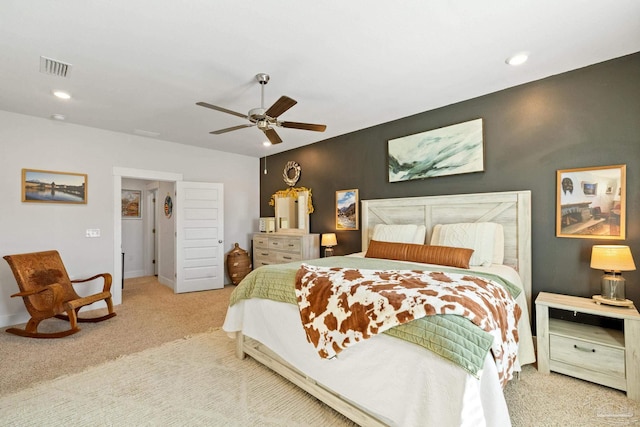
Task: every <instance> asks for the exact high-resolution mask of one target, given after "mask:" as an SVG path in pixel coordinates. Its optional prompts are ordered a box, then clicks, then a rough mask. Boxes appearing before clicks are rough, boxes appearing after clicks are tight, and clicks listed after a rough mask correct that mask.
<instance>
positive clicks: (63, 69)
mask: <svg viewBox="0 0 640 427" xmlns="http://www.w3.org/2000/svg"><path fill="white" fill-rule="evenodd" d="M70 71H71V64H67V63H66V62H62V61H58V60H55V59H51V58H47V57H46V56H41V57H40V72H41V73H44V74H50V75H52V76H58V77H69V72H70Z"/></svg>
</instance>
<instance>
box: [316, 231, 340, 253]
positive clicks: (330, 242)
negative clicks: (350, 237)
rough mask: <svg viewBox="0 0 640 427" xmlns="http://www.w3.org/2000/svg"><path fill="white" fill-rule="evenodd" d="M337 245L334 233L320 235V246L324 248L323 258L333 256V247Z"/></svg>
mask: <svg viewBox="0 0 640 427" xmlns="http://www.w3.org/2000/svg"><path fill="white" fill-rule="evenodd" d="M337 244H338V240H337V239H336V233H325V234H323V235H322V241H321V242H320V245H321V246H325V250H324V256H325V258H326V257H330V256H333V247H334V246H335V245H337Z"/></svg>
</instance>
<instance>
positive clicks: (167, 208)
mask: <svg viewBox="0 0 640 427" xmlns="http://www.w3.org/2000/svg"><path fill="white" fill-rule="evenodd" d="M171 214H173V201H172V200H171V195H169V194H167V197H165V198H164V216H166V217H167V218H171Z"/></svg>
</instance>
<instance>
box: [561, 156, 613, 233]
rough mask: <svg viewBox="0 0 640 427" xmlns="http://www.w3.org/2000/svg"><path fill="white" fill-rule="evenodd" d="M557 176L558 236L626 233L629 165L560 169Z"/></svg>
mask: <svg viewBox="0 0 640 427" xmlns="http://www.w3.org/2000/svg"><path fill="white" fill-rule="evenodd" d="M556 180H557V182H556V236H557V237H573V238H583V239H609V240H611V239H620V240H622V239H624V238H625V237H626V227H625V224H626V215H625V212H626V200H625V199H626V192H625V190H626V165H614V166H596V167H588V168H577V169H564V170H559V171H557V176H556Z"/></svg>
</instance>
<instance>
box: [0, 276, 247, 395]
mask: <svg viewBox="0 0 640 427" xmlns="http://www.w3.org/2000/svg"><path fill="white" fill-rule="evenodd" d="M233 289H235V287H234V286H225V287H224V289H219V290H213V291H204V292H193V293H187V294H174V293H173V291H172V290H171V289H169V288H168V287H166V286H164V285H161V284H160V283H158V281H157V279H156V278H155V277H153V276H151V277H141V278H136V279H127V280H126V282H125V287H124V289H123V292H122V302H123V303H122V304H121V305H118V306H115V311H116V313H117V315H116V317H114V318H112V319H109V320H106V321H104V322H100V323H81V324H80V328H82V330H81V331H80V332H78V333H76V334H74V335H71V336H68V337H66V338H61V339H53V340H51V339H32V338H23V337H18V336H16V335H11V334H7V333H5V332H4V331H3V330H1V329H0V361H2V366H3V369H2V370H1V371H0V396H1V395H3V394H6V393H12V392H14V391H17V390H20V389H21V388H24V387H26V386H29V385H31V384H33V383H34V382H38V381H42V380H47V379H53V378H56V377H59V376H60V375H64V374H70V373H74V372H78V371H80V370H82V369H84V368H86V367H88V366H92V365H96V364H98V363H103V362H106V361H108V360H113V359H115V358H117V357H119V356H122V355H124V354H131V353H135V352H138V351H141V350H144V349H147V348H151V347H156V346H158V345H160V344H162V343H165V342H169V341H173V340H176V339H179V338H182V337H184V336H185V335H191V334H196V333H199V332H205V331H208V330H210V329H211V328H212V327H220V326H222V323H223V321H224V316H225V314H226V310H227V305H228V303H229V295H230V294H231V292H232V291H233ZM7 292H8V291H7ZM16 292H17V286H16ZM82 313H83V312H81V314H82ZM95 313H96V314H98V313H106V309H102V310H95ZM87 315H88V316H91V315H92V313H87ZM23 326H24V325H23ZM66 326H67V323H66V322H64V321H62V320H58V319H50V320H46V321H44V322H42V323H41V324H40V327H39V330H41V331H43V332H49V331H53V330H60V329H65V328H66Z"/></svg>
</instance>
